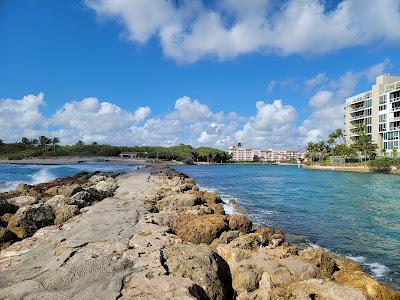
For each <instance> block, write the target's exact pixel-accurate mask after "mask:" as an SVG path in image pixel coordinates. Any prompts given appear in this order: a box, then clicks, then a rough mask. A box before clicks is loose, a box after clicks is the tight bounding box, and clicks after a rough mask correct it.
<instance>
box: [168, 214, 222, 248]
mask: <svg viewBox="0 0 400 300" xmlns="http://www.w3.org/2000/svg"><path fill="white" fill-rule="evenodd" d="M173 229H174V231H175V234H176V235H177V236H179V237H180V238H181V239H182V240H184V241H186V242H191V243H194V244H201V243H205V244H211V243H212V241H213V240H214V239H216V238H218V237H219V236H220V235H221V233H222V232H224V231H226V230H228V229H229V227H228V224H227V222H226V220H225V216H223V215H202V216H193V215H182V216H181V217H180V219H179V221H178V222H177V224H176V226H175V227H174V228H173Z"/></svg>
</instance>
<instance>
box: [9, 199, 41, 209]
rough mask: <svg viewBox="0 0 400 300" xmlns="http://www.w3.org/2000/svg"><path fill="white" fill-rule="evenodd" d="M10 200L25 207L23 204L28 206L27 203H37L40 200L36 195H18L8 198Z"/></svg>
mask: <svg viewBox="0 0 400 300" xmlns="http://www.w3.org/2000/svg"><path fill="white" fill-rule="evenodd" d="M8 202H9V203H11V204H13V205H16V206H19V207H23V206H27V205H32V204H36V203H38V202H39V201H38V199H37V198H36V197H32V196H18V197H14V198H11V199H8Z"/></svg>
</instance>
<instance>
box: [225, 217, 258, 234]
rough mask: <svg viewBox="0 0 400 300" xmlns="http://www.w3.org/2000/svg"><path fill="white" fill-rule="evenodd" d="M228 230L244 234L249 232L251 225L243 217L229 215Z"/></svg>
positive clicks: (247, 219)
mask: <svg viewBox="0 0 400 300" xmlns="http://www.w3.org/2000/svg"><path fill="white" fill-rule="evenodd" d="M228 220H229V228H230V229H231V230H239V231H241V232H244V233H248V232H250V230H251V228H252V226H253V223H252V222H251V221H250V220H249V218H247V217H246V216H244V215H238V214H233V215H229V219H228Z"/></svg>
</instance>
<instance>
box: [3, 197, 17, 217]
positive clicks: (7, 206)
mask: <svg viewBox="0 0 400 300" xmlns="http://www.w3.org/2000/svg"><path fill="white" fill-rule="evenodd" d="M17 210H18V206H16V205H14V204H11V203H9V202H8V201H7V200H6V199H0V216H1V215H4V214H7V213H15V212H16V211H17Z"/></svg>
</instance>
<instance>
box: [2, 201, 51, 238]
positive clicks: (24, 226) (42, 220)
mask: <svg viewBox="0 0 400 300" xmlns="http://www.w3.org/2000/svg"><path fill="white" fill-rule="evenodd" d="M53 221H54V214H53V209H52V208H51V207H50V206H47V205H44V204H34V205H30V206H25V207H21V208H20V209H18V211H17V212H16V213H15V215H14V216H13V217H12V218H11V219H10V221H9V223H8V226H7V228H8V229H9V230H10V231H12V232H13V233H14V234H15V235H16V236H18V238H20V239H21V238H26V237H28V236H32V235H33V234H34V233H35V232H36V231H37V230H38V229H39V228H42V227H44V226H48V225H51V224H53Z"/></svg>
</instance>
